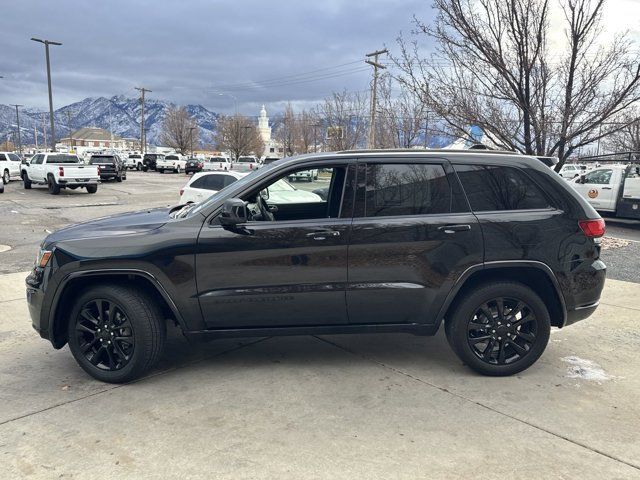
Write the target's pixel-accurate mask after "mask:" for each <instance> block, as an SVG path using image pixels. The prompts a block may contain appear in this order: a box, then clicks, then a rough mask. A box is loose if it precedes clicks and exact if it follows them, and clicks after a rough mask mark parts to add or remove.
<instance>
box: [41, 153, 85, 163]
mask: <svg viewBox="0 0 640 480" xmlns="http://www.w3.org/2000/svg"><path fill="white" fill-rule="evenodd" d="M79 162H80V160H79V159H78V157H76V156H75V155H49V156H48V157H47V163H79Z"/></svg>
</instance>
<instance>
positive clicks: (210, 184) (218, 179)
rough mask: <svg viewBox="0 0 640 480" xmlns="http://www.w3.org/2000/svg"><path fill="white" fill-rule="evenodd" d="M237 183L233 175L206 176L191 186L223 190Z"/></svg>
mask: <svg viewBox="0 0 640 480" xmlns="http://www.w3.org/2000/svg"><path fill="white" fill-rule="evenodd" d="M235 181H236V178H235V177H232V176H231V175H205V176H203V177H200V178H198V179H197V180H196V181H194V182H193V183H192V184H191V185H190V186H191V187H193V188H203V189H205V190H216V191H217V190H222V189H223V188H224V187H226V186H227V185H229V184H231V183H233V182H235Z"/></svg>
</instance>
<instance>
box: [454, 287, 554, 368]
mask: <svg viewBox="0 0 640 480" xmlns="http://www.w3.org/2000/svg"><path fill="white" fill-rule="evenodd" d="M497 297H508V298H513V299H517V300H522V301H523V302H525V303H526V304H527V305H528V306H529V307H530V308H531V309H532V310H533V313H534V315H535V317H536V322H537V335H536V338H537V340H536V342H535V343H534V345H533V347H532V350H531V351H530V352H529V353H528V354H527V355H526V356H525V357H524V358H522V359H519V360H517V361H516V362H514V363H512V364H508V365H491V364H487V363H485V362H484V361H482V360H481V359H480V358H478V356H477V355H476V354H475V353H474V351H473V349H472V348H471V346H470V345H469V342H468V340H467V325H468V322H469V319H470V318H471V317H472V316H473V315H474V313H475V312H476V310H477V309H478V307H479V306H480V305H482V304H483V303H485V302H487V301H489V300H492V299H494V298H497ZM550 330H551V320H550V317H549V311H548V309H547V307H546V305H545V304H544V302H543V301H542V299H541V298H540V297H539V296H538V295H537V294H536V293H535V292H534V291H533V290H531V289H530V288H529V287H527V286H525V285H522V284H518V283H511V282H510V283H498V284H494V285H486V286H484V287H480V288H478V289H477V290H475V291H473V292H471V293H470V294H468V295H467V298H465V299H464V300H463V301H462V302H461V303H460V304H459V305H458V306H457V308H456V309H455V311H454V313H453V315H452V318H451V319H450V320H449V321H448V322H447V325H446V333H447V339H448V341H449V343H450V345H451V347H452V348H453V350H454V352H455V353H456V354H457V355H458V357H459V358H460V359H461V360H462V361H463V362H464V363H465V364H467V365H468V366H469V367H470V368H472V369H473V370H475V371H477V372H479V373H482V374H484V375H493V376H504V375H513V374H515V373H518V372H521V371H523V370H525V369H527V368H529V367H530V366H531V365H533V364H534V363H535V362H536V361H537V360H538V358H540V356H541V355H542V353H543V352H544V350H545V348H546V347H547V344H548V342H549V336H550Z"/></svg>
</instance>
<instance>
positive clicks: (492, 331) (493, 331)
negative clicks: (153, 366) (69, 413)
mask: <svg viewBox="0 0 640 480" xmlns="http://www.w3.org/2000/svg"><path fill="white" fill-rule="evenodd" d="M98 331H100V330H98ZM491 333H496V331H495V330H491Z"/></svg>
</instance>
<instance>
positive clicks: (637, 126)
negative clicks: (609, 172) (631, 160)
mask: <svg viewBox="0 0 640 480" xmlns="http://www.w3.org/2000/svg"><path fill="white" fill-rule="evenodd" d="M623 123H624V125H625V126H624V128H622V129H620V130H618V131H617V132H615V133H613V134H611V135H610V136H609V137H607V138H605V139H604V141H603V143H604V145H605V148H606V149H607V150H609V151H610V152H612V153H616V152H640V116H639V113H638V112H635V113H634V114H631V115H628V116H627V117H626V118H625V119H624V120H623Z"/></svg>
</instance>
